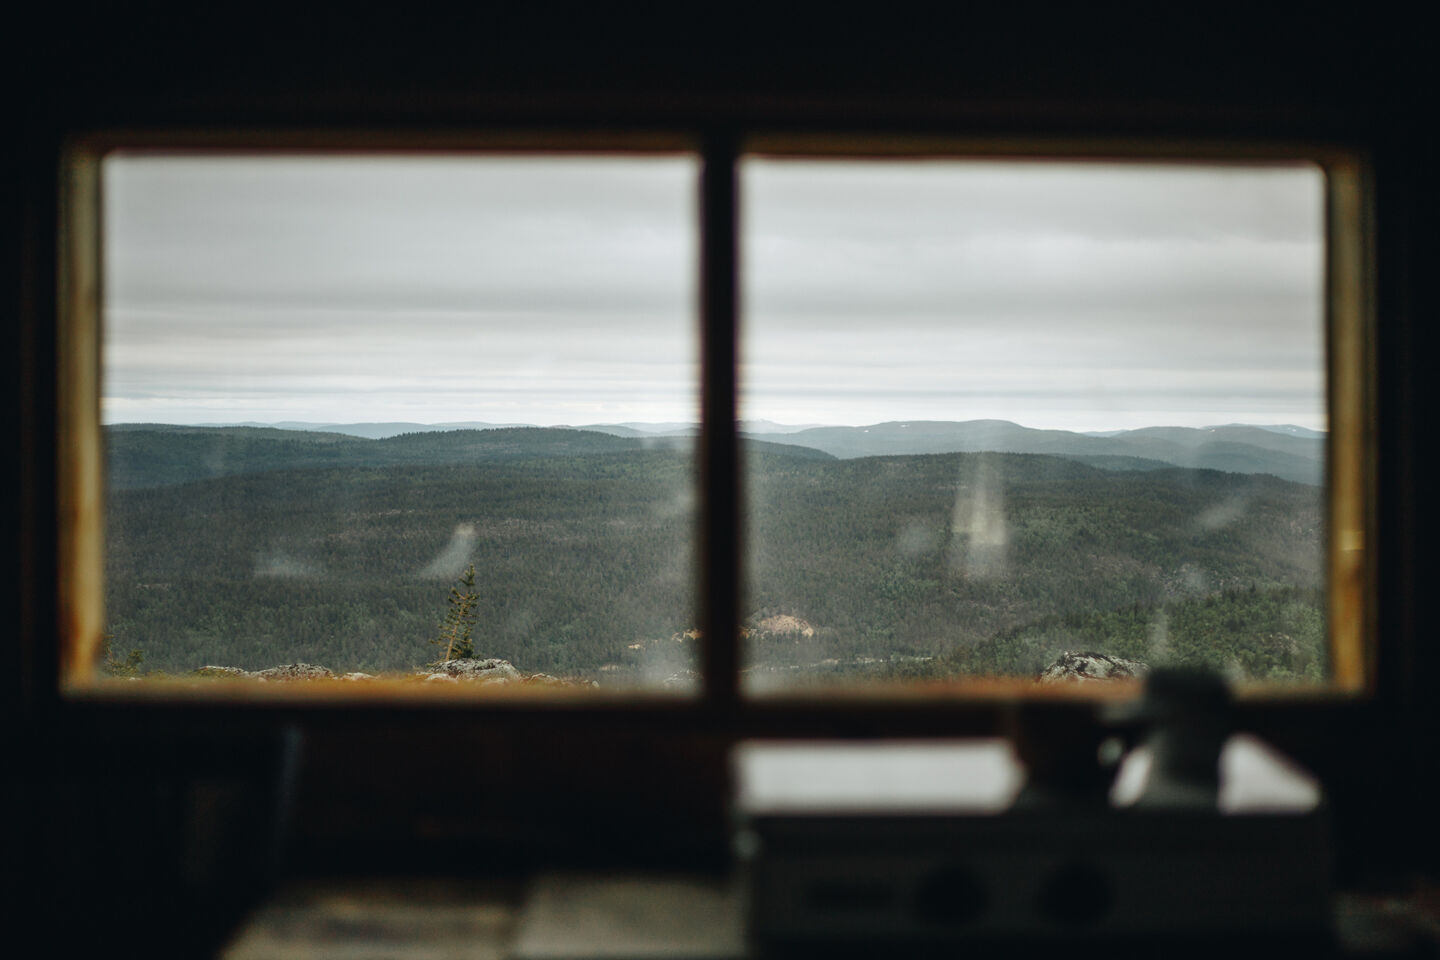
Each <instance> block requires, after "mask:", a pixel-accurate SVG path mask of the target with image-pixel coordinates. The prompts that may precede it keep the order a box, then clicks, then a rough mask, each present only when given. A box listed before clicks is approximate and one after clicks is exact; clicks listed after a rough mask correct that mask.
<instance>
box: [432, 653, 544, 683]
mask: <svg viewBox="0 0 1440 960" xmlns="http://www.w3.org/2000/svg"><path fill="white" fill-rule="evenodd" d="M425 673H427V674H428V676H427V677H426V679H427V680H431V679H435V678H436V677H437V676H442V677H450V678H453V679H455V680H473V681H476V682H479V683H515V682H518V681H520V680H523V679H525V677H524V675H523V674H522V673H521V672H520V671H519V670H516V669H515V668H514V667H513V666H512V665H511V664H510V661H509V660H501V659H499V658H498V657H488V658H486V659H484V660H478V659H472V658H466V659H462V660H442V661H440V662H439V663H432V664H431V665H430V666H429V667H427V668H426V669H425Z"/></svg>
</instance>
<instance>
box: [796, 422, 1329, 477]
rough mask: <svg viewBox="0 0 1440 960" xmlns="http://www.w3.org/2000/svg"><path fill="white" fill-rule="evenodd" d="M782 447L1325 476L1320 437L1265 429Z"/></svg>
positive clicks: (868, 433)
mask: <svg viewBox="0 0 1440 960" xmlns="http://www.w3.org/2000/svg"><path fill="white" fill-rule="evenodd" d="M785 442H786V443H793V444H799V445H801V446H807V447H814V448H816V449H817V450H824V451H825V452H826V453H830V454H834V455H835V456H837V457H871V456H883V455H887V454H914V453H974V452H980V451H987V450H988V451H995V452H1001V453H1044V454H1049V455H1051V456H1061V457H1074V458H1079V459H1083V460H1094V458H1097V457H1128V458H1143V459H1146V460H1156V461H1161V462H1164V463H1167V464H1170V465H1172V466H1179V467H1191V468H1199V469H1207V470H1224V471H1226V472H1230V473H1269V474H1273V475H1274V476H1277V477H1280V478H1281V479H1284V480H1294V481H1296V482H1297V483H1310V484H1319V483H1320V482H1321V480H1322V478H1323V475H1324V465H1325V439H1324V436H1323V434H1315V435H1302V436H1297V435H1293V434H1286V433H1279V432H1277V431H1275V430H1270V429H1266V428H1264V427H1256V426H1248V425H1244V424H1229V425H1226V426H1217V427H1203V428H1202V427H1146V428H1143V429H1139V430H1124V431H1119V432H1117V433H1114V434H1111V435H1108V436H1092V435H1088V434H1081V433H1073V432H1071V431H1068V430H1036V429H1033V428H1031V427H1023V426H1020V425H1019V424H1017V423H1011V422H1010V421H1008V420H967V421H962V422H953V421H948V420H907V421H890V422H887V423H875V424H870V425H869V426H863V427H812V428H810V429H808V430H800V431H797V432H795V433H789V434H785Z"/></svg>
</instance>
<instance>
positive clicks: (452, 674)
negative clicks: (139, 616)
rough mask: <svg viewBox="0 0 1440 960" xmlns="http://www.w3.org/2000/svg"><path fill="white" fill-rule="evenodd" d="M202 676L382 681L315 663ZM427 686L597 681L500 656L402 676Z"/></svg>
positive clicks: (216, 670) (206, 669)
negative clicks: (520, 665) (534, 669)
mask: <svg viewBox="0 0 1440 960" xmlns="http://www.w3.org/2000/svg"><path fill="white" fill-rule="evenodd" d="M195 673H196V674H197V675H198V676H202V677H215V678H219V679H236V680H256V681H259V682H261V683H267V682H271V683H285V682H293V681H299V680H345V681H352V682H364V681H368V680H378V679H381V678H380V677H379V676H377V675H376V674H371V673H359V672H355V673H344V674H339V675H336V674H335V672H334V671H332V670H330V669H329V668H327V667H322V666H319V665H318V664H314V663H287V664H283V665H281V666H278V667H269V668H267V669H265V670H242V669H240V668H239V667H224V666H216V665H213V664H207V665H206V666H203V667H201V668H200V669H198V670H196V671H195ZM401 676H402V677H405V678H412V679H415V680H418V681H421V682H424V683H477V684H496V683H498V684H512V683H514V684H537V685H541V686H555V687H593V686H597V684H596V683H595V681H593V680H566V679H562V678H560V677H552V676H550V675H549V674H548V673H522V672H521V671H520V670H518V669H516V668H515V666H514V664H512V663H510V661H508V660H501V659H499V658H497V657H489V658H486V659H483V660H482V659H460V660H442V661H437V662H435V663H431V664H426V665H425V666H424V667H421V668H419V669H417V670H415V671H413V672H412V673H409V674H402V675H401Z"/></svg>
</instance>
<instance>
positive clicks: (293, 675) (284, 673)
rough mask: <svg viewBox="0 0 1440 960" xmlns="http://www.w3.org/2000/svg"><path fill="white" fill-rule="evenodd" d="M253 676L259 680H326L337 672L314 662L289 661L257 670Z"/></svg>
mask: <svg viewBox="0 0 1440 960" xmlns="http://www.w3.org/2000/svg"><path fill="white" fill-rule="evenodd" d="M251 676H252V677H254V678H255V679H257V680H324V679H328V678H331V677H333V676H335V674H333V673H331V672H330V671H329V670H327V669H326V668H324V667H321V666H317V665H316V664H313V663H287V664H284V665H283V666H279V667H270V668H269V669H268V670H257V671H255V672H254V673H252V674H251Z"/></svg>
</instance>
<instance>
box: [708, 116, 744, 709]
mask: <svg viewBox="0 0 1440 960" xmlns="http://www.w3.org/2000/svg"><path fill="white" fill-rule="evenodd" d="M736 153H737V151H736V143H735V139H734V138H733V137H730V136H715V137H711V138H708V139H707V140H706V142H705V146H704V156H703V163H702V168H701V174H700V324H701V347H700V368H701V370H700V380H701V401H700V409H701V427H700V484H701V500H702V504H701V520H700V523H701V531H700V549H701V561H700V576H701V585H700V591H699V595H700V597H701V604H702V606H701V611H700V618H701V619H700V622H701V629H702V631H703V641H702V645H701V650H702V651H703V654H702V657H703V659H702V670H703V676H704V695H705V700H706V702H707V703H708V704H709V705H711V706H715V707H726V706H730V705H733V704H734V703H735V702H736V701H737V700H738V696H739V661H740V658H739V651H738V649H737V647H738V623H739V589H740V543H739V529H740V491H739V486H740V472H739V436H738V432H737V429H736V357H737V351H736V346H737V341H738V329H737V328H738V310H737V302H738V301H737V291H738V289H739V283H738V241H737V233H738V230H737V219H736V209H737V196H736V172H735V162H736Z"/></svg>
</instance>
